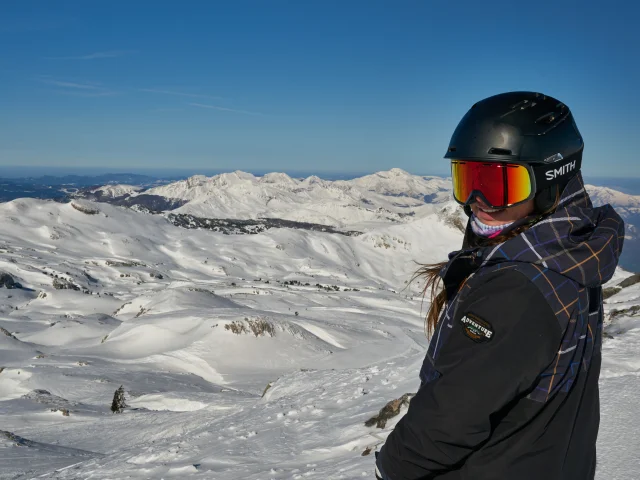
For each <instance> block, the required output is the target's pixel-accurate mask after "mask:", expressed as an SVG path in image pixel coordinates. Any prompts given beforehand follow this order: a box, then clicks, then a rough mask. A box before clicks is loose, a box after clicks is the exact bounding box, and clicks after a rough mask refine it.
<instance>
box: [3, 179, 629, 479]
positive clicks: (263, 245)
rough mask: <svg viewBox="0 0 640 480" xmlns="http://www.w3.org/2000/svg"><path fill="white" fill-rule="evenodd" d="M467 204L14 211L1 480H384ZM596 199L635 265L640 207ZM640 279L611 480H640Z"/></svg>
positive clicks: (329, 197) (382, 184) (373, 200)
mask: <svg viewBox="0 0 640 480" xmlns="http://www.w3.org/2000/svg"><path fill="white" fill-rule="evenodd" d="M449 185H450V183H449V181H447V180H446V179H443V178H438V177H422V176H415V175H410V174H408V173H406V172H404V171H402V170H399V169H393V170H391V171H389V172H379V173H377V174H374V175H369V176H366V177H362V178H358V179H355V180H349V181H334V182H331V181H326V180H322V179H320V178H318V177H309V178H306V179H294V178H291V177H289V176H287V175H286V174H282V173H272V174H268V175H265V176H263V177H255V176H253V175H251V174H247V173H243V172H234V173H229V174H222V175H217V176H215V177H202V176H196V177H191V178H190V179H188V180H185V181H181V182H176V183H173V184H169V185H165V186H161V187H156V188H152V189H149V190H142V189H139V188H137V187H135V186H108V187H105V189H104V192H103V193H101V194H99V192H100V189H92V190H91V192H92V194H93V195H95V194H98V198H99V199H100V201H99V202H96V201H90V200H88V199H87V198H76V199H74V200H72V201H70V202H68V203H56V202H52V201H44V200H38V199H18V200H14V201H11V202H7V203H2V204H0V275H1V278H0V327H1V329H0V413H1V417H0V418H1V421H0V479H31V478H46V479H124V478H132V479H147V478H153V479H156V478H158V479H160V478H166V479H168V478H190V477H193V478H204V479H220V480H236V479H238V480H239V479H243V480H244V479H248V480H258V479H264V480H269V479H303V478H304V479H306V478H310V479H314V478H316V479H322V480H325V479H351V478H373V477H374V475H373V463H374V460H373V451H375V449H376V448H377V447H378V446H379V445H381V444H382V443H383V442H384V438H385V437H386V435H387V434H388V433H389V432H390V431H391V430H392V429H393V427H394V425H395V424H396V423H397V421H398V419H399V418H400V416H401V415H402V414H403V413H404V411H406V407H403V409H402V410H401V414H400V416H396V417H394V418H391V419H390V420H389V421H388V422H387V424H386V425H385V426H384V428H377V426H372V427H367V426H365V422H366V421H367V420H368V419H370V418H371V417H373V416H374V415H376V414H377V413H378V412H379V410H380V409H381V408H382V407H384V406H385V404H387V402H389V401H390V400H394V399H397V398H399V397H401V396H402V395H403V394H405V393H412V392H415V391H416V389H417V387H418V384H419V379H418V371H419V369H420V365H421V363H422V360H423V358H424V354H425V351H426V347H427V344H428V339H427V337H426V336H425V332H424V314H425V312H426V310H427V308H428V303H427V302H426V301H425V302H424V303H423V301H422V297H421V294H420V292H421V287H422V283H421V282H420V281H419V280H418V281H416V282H414V283H408V281H409V280H410V278H411V276H412V273H413V272H414V271H415V269H416V268H417V266H418V264H417V263H416V262H420V263H431V262H437V261H442V260H444V259H446V255H447V253H448V252H449V251H452V250H455V249H457V248H459V246H460V244H461V240H462V231H461V227H462V225H463V224H464V221H465V220H466V217H465V216H464V214H463V213H462V212H461V211H460V209H459V207H457V205H456V204H455V203H453V202H452V201H451V199H450V186H449ZM588 188H589V192H590V194H591V195H592V198H593V199H594V201H595V202H596V203H605V202H611V203H612V204H614V205H615V206H616V207H617V208H619V209H621V214H623V215H624V216H625V218H626V219H627V221H628V222H629V223H630V225H629V227H628V229H627V232H628V237H629V241H630V244H631V245H633V242H634V241H635V227H633V219H634V216H635V215H639V214H640V197H637V196H631V195H625V194H623V193H620V192H616V191H614V190H611V189H605V188H603V187H591V186H589V187H588ZM143 196H144V197H145V198H147V199H149V198H151V199H153V198H154V197H162V198H164V199H166V200H167V201H168V202H167V203H166V204H170V205H172V208H173V209H172V210H171V211H170V212H169V211H165V212H160V213H157V214H150V213H149V209H148V208H147V207H145V205H144V204H137V203H136V202H135V201H134V199H135V198H136V197H143ZM91 198H94V199H95V198H96V197H95V196H94V197H91ZM123 199H128V205H129V206H128V207H125V206H121V205H122V204H121V203H118V202H119V201H121V200H123ZM132 199H133V200H132ZM112 203H115V204H112ZM160 204H162V202H160V203H155V205H160ZM176 219H177V220H176ZM207 220H209V221H210V223H207ZM234 221H235V222H234ZM212 222H213V223H212ZM625 248H626V245H625ZM638 280H640V278H638V277H637V276H635V275H633V274H632V273H630V272H627V271H624V270H622V269H619V270H618V271H617V272H616V275H615V277H614V278H613V279H612V280H611V281H610V282H609V283H608V284H607V286H606V287H607V289H606V295H607V299H606V300H605V302H606V305H605V310H606V313H607V327H606V332H607V333H606V339H605V341H604V346H603V355H604V360H603V367H602V374H601V412H602V416H601V429H600V436H599V441H598V450H599V459H598V473H597V478H598V480H622V479H625V480H627V479H640V456H639V455H638V454H637V452H638V451H639V449H640V436H638V435H637V432H638V430H639V429H640V415H638V413H637V407H636V403H637V398H638V396H639V395H640V377H639V374H640V320H639V319H640V283H638ZM3 286H4V287H12V288H3ZM120 386H122V387H123V389H124V392H125V395H124V397H125V401H126V404H127V407H125V408H124V409H123V410H122V412H121V413H118V414H114V413H112V411H111V406H112V400H113V399H114V393H115V392H116V390H117V389H118V388H119V387H120Z"/></svg>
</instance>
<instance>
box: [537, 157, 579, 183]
mask: <svg viewBox="0 0 640 480" xmlns="http://www.w3.org/2000/svg"><path fill="white" fill-rule="evenodd" d="M576 162H577V160H574V161H573V162H571V163H567V164H566V165H563V166H561V167H560V168H556V169H554V170H547V171H546V172H545V175H546V177H547V180H553V179H554V178H556V177H561V176H562V175H566V174H567V173H569V172H572V171H573V170H575V169H576Z"/></svg>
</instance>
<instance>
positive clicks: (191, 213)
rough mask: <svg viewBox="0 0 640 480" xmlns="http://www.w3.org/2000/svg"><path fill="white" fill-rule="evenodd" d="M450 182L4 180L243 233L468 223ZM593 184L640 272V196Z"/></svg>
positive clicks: (9, 193)
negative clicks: (429, 221) (428, 219)
mask: <svg viewBox="0 0 640 480" xmlns="http://www.w3.org/2000/svg"><path fill="white" fill-rule="evenodd" d="M450 185H451V184H450V180H447V179H445V178H443V177H436V176H419V175H412V174H410V173H407V172H405V171H404V170H401V169H398V168H394V169H391V170H389V171H383V172H377V173H374V174H371V175H365V176H362V177H358V178H355V179H352V180H334V181H331V180H324V179H321V178H319V177H317V176H308V177H306V178H294V177H291V176H289V175H287V174H286V173H275V172H274V173H267V174H265V175H262V176H256V175H253V174H251V173H246V172H242V171H236V172H231V173H222V174H218V175H214V176H211V177H206V176H204V175H195V176H191V177H189V178H186V179H178V180H176V181H171V180H170V179H158V178H155V177H151V176H146V175H137V174H128V173H121V174H105V175H100V176H94V177H92V176H82V175H67V176H64V177H54V176H42V177H37V178H36V177H28V178H20V179H0V201H10V200H13V199H15V198H24V197H32V198H41V199H53V200H56V201H62V202H65V201H69V200H71V199H73V198H75V199H84V200H90V201H94V202H102V203H110V204H112V205H117V206H123V207H128V208H133V209H135V210H138V211H141V212H146V213H155V214H162V213H165V212H171V214H172V219H173V220H172V221H173V222H174V223H175V224H177V225H182V226H187V225H196V224H197V225H200V226H203V225H213V226H212V227H211V228H214V226H215V228H219V227H220V225H221V224H220V223H219V221H227V222H229V221H232V220H242V221H245V223H242V224H239V223H238V224H237V225H234V226H233V229H235V231H244V229H246V228H254V227H255V228H258V229H262V228H268V225H276V224H277V223H273V222H271V223H269V222H265V220H264V219H271V220H273V219H275V220H278V221H288V222H294V223H293V224H295V223H296V222H297V223H299V224H305V223H309V224H314V225H320V226H322V225H324V226H326V227H331V229H337V230H338V231H367V230H369V229H371V228H373V227H377V226H380V225H384V224H388V223H407V222H411V221H414V220H417V219H420V218H424V217H425V216H427V215H431V214H433V213H438V214H441V215H444V216H445V217H447V218H448V219H449V221H450V222H453V224H457V225H459V226H460V225H464V223H465V221H466V218H465V217H464V215H462V213H461V211H460V209H458V208H457V205H456V204H455V203H454V202H453V201H452V200H451V186H450ZM587 189H588V191H589V194H590V196H591V198H592V200H593V202H594V204H596V205H602V204H605V203H610V204H612V205H613V206H614V207H616V209H617V210H618V211H619V213H620V214H621V216H622V217H623V218H624V219H625V221H626V222H627V242H626V244H625V248H624V254H623V258H622V262H621V263H622V265H623V266H625V267H626V268H628V269H630V270H640V241H639V236H638V232H637V228H636V225H640V195H630V194H627V193H623V192H620V191H618V190H614V189H612V188H609V187H602V186H593V185H588V186H587ZM207 219H209V220H210V222H209V224H207V223H206V220H207ZM260 219H262V220H260ZM211 220H215V222H213V223H211ZM248 220H252V221H253V222H254V223H253V224H251V225H253V226H251V225H250V224H247V223H246V221H248ZM293 224H292V225H293ZM314 228H315V227H314Z"/></svg>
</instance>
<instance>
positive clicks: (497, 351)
mask: <svg viewBox="0 0 640 480" xmlns="http://www.w3.org/2000/svg"><path fill="white" fill-rule="evenodd" d="M490 276H491V278H488V279H487V280H486V282H484V283H483V284H482V285H481V286H478V287H477V288H476V289H475V291H474V292H471V293H470V294H469V295H468V296H467V297H466V299H465V300H464V301H463V302H461V304H460V305H459V306H458V308H457V310H456V313H455V315H454V318H453V321H449V320H446V321H447V322H450V323H448V324H444V325H443V326H442V328H451V329H452V330H451V332H449V335H448V337H447V339H446V341H444V342H443V343H442V345H441V346H440V347H439V351H438V354H437V356H436V361H435V368H436V370H437V371H438V372H439V374H440V376H439V377H438V378H437V379H435V380H433V381H430V382H428V383H426V384H423V385H422V386H421V388H420V390H419V391H418V393H417V394H416V396H415V397H414V398H413V399H412V400H411V403H410V405H409V410H408V412H407V413H406V415H405V416H404V417H403V418H402V419H401V420H400V421H399V422H398V424H397V425H396V427H395V429H394V430H393V432H392V433H391V434H390V435H389V437H388V438H387V441H386V443H385V445H384V446H383V448H382V449H381V451H380V454H379V455H378V460H377V467H378V469H379V470H380V472H381V473H382V477H383V478H384V480H417V479H428V478H433V476H435V475H437V474H441V473H444V472H446V471H450V470H454V469H457V468H459V467H460V466H461V465H462V464H463V463H464V460H465V459H466V458H467V457H468V456H469V455H470V454H472V453H473V452H474V450H476V449H478V448H480V447H481V446H482V445H483V443H484V442H485V441H486V440H487V439H488V438H489V435H490V433H491V416H492V414H494V413H496V412H498V411H499V410H501V409H502V408H503V407H505V406H506V405H507V404H508V403H509V402H510V401H512V400H514V399H515V398H516V397H518V396H519V395H523V394H526V393H527V391H528V390H529V389H530V388H531V387H532V385H533V384H534V383H535V381H536V380H537V378H538V376H539V375H540V374H541V373H542V372H543V371H544V370H545V368H546V367H548V365H549V364H550V363H551V362H552V360H553V358H554V357H555V354H556V352H557V349H558V348H559V346H560V343H561V337H562V331H561V328H560V326H559V323H558V321H557V319H556V316H555V314H554V312H553V311H552V310H551V307H550V306H549V304H548V303H547V301H546V300H545V298H544V296H543V295H542V294H541V293H540V291H539V290H538V289H537V287H535V286H534V285H533V284H531V282H530V281H529V279H528V278H526V277H525V276H524V275H522V274H521V273H519V272H517V271H509V270H507V271H499V272H497V274H495V275H494V274H490ZM443 321H445V320H443ZM436 340H437V339H436ZM432 341H434V340H432Z"/></svg>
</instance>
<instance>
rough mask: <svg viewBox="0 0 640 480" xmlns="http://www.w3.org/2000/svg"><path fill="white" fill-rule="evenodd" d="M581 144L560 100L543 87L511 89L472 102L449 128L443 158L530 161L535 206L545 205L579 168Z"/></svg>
mask: <svg viewBox="0 0 640 480" xmlns="http://www.w3.org/2000/svg"><path fill="white" fill-rule="evenodd" d="M583 148H584V142H583V140H582V136H581V135H580V132H579V131H578V127H577V126H576V124H575V121H574V119H573V115H572V114H571V111H570V110H569V107H567V106H566V105H565V104H564V103H562V102H560V101H559V100H556V99H555V98H553V97H549V96H548V95H543V94H541V93H535V92H509V93H501V94H499V95H494V96H492V97H489V98H486V99H484V100H481V101H479V102H478V103H476V104H475V105H473V106H472V107H471V109H470V110H469V111H468V112H467V114H466V115H465V116H464V117H463V118H462V120H461V121H460V123H459V124H458V126H457V128H456V130H455V132H454V133H453V136H452V137H451V141H450V143H449V148H448V149H447V153H446V155H445V158H448V159H452V160H482V161H483V162H517V163H523V164H526V165H530V166H531V167H533V169H534V170H535V172H536V173H535V183H536V185H535V190H536V197H535V199H536V209H537V210H538V211H545V210H548V209H549V208H550V206H551V205H553V202H554V201H555V199H556V195H557V192H558V189H559V188H560V189H562V188H563V187H564V186H565V185H566V184H567V183H568V181H569V180H570V179H571V177H573V176H574V175H575V174H576V173H577V172H578V171H579V169H580V166H581V163H582V151H583ZM574 162H575V163H574ZM549 202H551V205H549Z"/></svg>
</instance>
